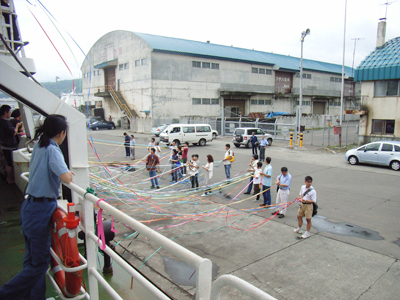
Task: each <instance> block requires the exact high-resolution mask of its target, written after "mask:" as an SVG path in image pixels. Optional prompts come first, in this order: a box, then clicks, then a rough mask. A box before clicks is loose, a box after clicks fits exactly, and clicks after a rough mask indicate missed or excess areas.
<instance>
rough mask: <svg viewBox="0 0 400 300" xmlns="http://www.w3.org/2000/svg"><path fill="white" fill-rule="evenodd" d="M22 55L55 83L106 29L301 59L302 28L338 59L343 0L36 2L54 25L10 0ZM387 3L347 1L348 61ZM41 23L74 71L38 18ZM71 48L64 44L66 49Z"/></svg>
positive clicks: (397, 25)
mask: <svg viewBox="0 0 400 300" xmlns="http://www.w3.org/2000/svg"><path fill="white" fill-rule="evenodd" d="M14 1H15V5H16V10H17V14H18V20H19V24H20V29H21V34H22V37H23V40H24V41H29V42H30V44H29V45H28V46H26V48H25V51H26V56H27V57H31V58H34V60H35V63H36V68H37V74H36V75H35V77H36V79H38V80H39V81H55V77H56V76H59V77H60V78H61V79H60V80H67V79H72V78H78V77H79V74H80V66H81V64H82V62H83V59H84V55H83V54H82V52H81V51H80V50H79V49H78V47H77V46H76V45H75V43H74V42H73V41H72V39H71V38H69V36H68V35H67V34H66V31H68V32H69V34H70V35H71V36H72V37H73V38H74V39H75V41H76V42H77V43H78V44H79V46H80V47H81V48H82V50H83V51H84V52H86V53H87V52H88V51H89V50H90V48H91V46H92V45H93V44H94V43H95V42H96V41H97V40H98V39H99V38H100V37H102V36H103V35H104V34H106V33H108V32H110V31H113V30H129V31H136V32H143V33H149V34H155V35H161V36H170V37H176V38H182V39H189V40H196V41H204V42H205V41H207V40H210V41H211V43H215V44H221V45H228V46H230V45H233V46H235V47H241V48H248V49H255V50H260V51H267V52H274V53H279V54H284V55H291V56H297V57H300V35H301V32H302V31H304V30H306V29H307V28H309V29H310V31H311V34H310V35H309V36H307V37H306V39H305V42H304V58H308V59H314V60H320V61H325V62H330V63H336V64H342V57H343V54H342V51H343V25H344V8H345V0H334V1H332V0H331V1H327V0H303V1H300V0H280V1H271V0H262V1H261V0H259V1H255V0H254V1H253V0H250V1H225V0H213V1H210V0H203V1H200V2H199V1H187V0H185V1H183V0H182V1H174V0H172V1H165V0H163V1H160V0H153V1H136V0H114V1H105V0H69V1H59V0H41V3H43V5H44V6H45V7H46V8H47V9H48V10H49V11H50V12H51V14H52V15H53V16H54V17H55V18H56V19H57V21H58V23H57V22H54V23H55V24H56V25H57V28H58V29H59V30H60V32H61V33H62V34H63V35H64V37H65V40H66V42H64V41H63V39H62V37H61V35H60V33H59V32H58V31H57V29H55V27H54V25H53V24H52V23H51V22H50V20H49V18H48V17H47V16H46V15H45V14H44V12H43V10H42V9H41V8H40V6H39V4H38V2H36V0H29V2H30V3H32V4H35V6H32V5H30V4H29V3H28V2H26V1H25V0H14ZM385 2H386V1H384V0H348V1H347V25H346V60H345V64H346V65H347V66H351V65H352V63H353V50H354V40H352V38H362V40H359V41H357V47H356V54H355V60H354V65H355V66H357V65H358V64H359V63H360V62H361V61H362V60H363V59H364V58H365V56H366V55H368V54H369V53H370V52H371V51H373V50H374V49H375V45H376V32H377V24H378V19H379V18H382V17H385V9H386V5H382V4H383V3H385ZM389 3H391V4H390V5H389V6H388V12H387V29H386V41H387V40H389V39H392V38H394V37H397V36H400V0H391V1H389ZM28 8H29V9H30V10H31V11H32V12H33V14H34V15H35V16H36V18H37V19H38V20H39V22H40V23H41V25H42V26H43V28H44V29H45V30H46V32H47V34H48V35H49V36H50V38H51V40H52V41H53V43H54V44H55V46H56V47H57V49H58V51H59V52H60V54H61V55H62V57H63V58H64V60H65V61H66V63H67V64H68V66H69V68H70V69H71V71H72V75H71V74H70V73H69V71H68V69H67V67H65V65H64V63H63V62H62V60H61V58H60V57H59V56H58V54H57V52H56V50H55V49H54V48H53V46H52V45H51V43H50V41H49V40H48V39H47V37H46V35H45V34H44V32H43V31H42V29H41V28H40V26H39V25H38V23H37V22H36V21H35V19H34V17H33V16H32V14H31V13H30V12H29V10H28ZM66 43H67V44H68V45H69V47H70V48H71V50H72V53H73V54H72V53H71V50H69V49H68V46H67V45H66Z"/></svg>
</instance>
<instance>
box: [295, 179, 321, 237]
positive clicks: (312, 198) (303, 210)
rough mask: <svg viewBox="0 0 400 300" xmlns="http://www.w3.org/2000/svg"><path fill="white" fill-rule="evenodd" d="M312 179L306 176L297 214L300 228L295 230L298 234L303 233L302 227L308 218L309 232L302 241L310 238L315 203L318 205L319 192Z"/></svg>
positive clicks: (305, 233)
mask: <svg viewBox="0 0 400 300" xmlns="http://www.w3.org/2000/svg"><path fill="white" fill-rule="evenodd" d="M312 180H313V179H312V177H311V176H306V178H305V179H304V181H305V183H306V184H305V185H303V186H301V189H300V197H299V198H300V202H301V204H300V207H299V210H298V212H297V222H298V225H299V226H298V227H297V228H296V229H295V230H294V232H296V233H301V226H302V225H303V217H306V220H307V230H306V232H304V234H303V235H302V236H301V238H302V239H306V238H308V237H309V236H310V230H311V218H312V214H313V208H314V205H313V203H317V192H316V191H315V189H314V187H313V186H312V185H311V184H312Z"/></svg>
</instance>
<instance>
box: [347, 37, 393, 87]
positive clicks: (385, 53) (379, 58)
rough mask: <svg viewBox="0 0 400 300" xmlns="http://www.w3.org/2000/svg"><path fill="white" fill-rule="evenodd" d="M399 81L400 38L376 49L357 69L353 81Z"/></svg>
mask: <svg viewBox="0 0 400 300" xmlns="http://www.w3.org/2000/svg"><path fill="white" fill-rule="evenodd" d="M385 79H386V80H387V79H400V37H396V38H394V39H391V40H389V41H387V42H386V43H385V44H384V45H383V46H382V47H380V48H376V49H375V50H374V51H372V52H371V53H370V55H368V56H367V57H366V58H365V59H364V60H363V61H362V62H361V64H360V65H359V66H358V67H357V69H356V71H355V76H354V80H355V81H368V80H385Z"/></svg>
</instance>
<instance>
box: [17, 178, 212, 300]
mask: <svg viewBox="0 0 400 300" xmlns="http://www.w3.org/2000/svg"><path fill="white" fill-rule="evenodd" d="M27 175H29V172H24V173H22V174H21V177H22V178H23V179H24V180H26V181H28V182H29V178H28V177H27ZM63 184H64V185H65V186H67V187H69V188H70V189H71V190H72V191H74V192H75V193H77V194H79V195H80V196H82V197H84V198H80V200H82V201H89V202H92V203H93V204H97V202H98V200H100V199H99V198H97V197H96V196H94V195H92V194H87V193H86V191H85V190H84V189H82V188H81V187H79V186H78V185H76V184H74V183H72V182H71V183H69V184H67V183H64V182H63ZM97 205H98V206H99V207H100V208H102V209H103V210H105V211H107V213H108V214H110V215H112V216H114V217H115V218H117V219H118V220H120V221H122V222H123V223H125V224H127V225H128V226H130V227H132V228H135V230H136V231H137V232H138V233H140V234H142V235H144V236H146V237H147V238H148V239H150V240H151V241H153V242H155V243H157V244H158V245H160V246H162V247H163V248H164V249H166V250H167V251H169V252H170V253H172V254H174V255H176V256H178V257H180V258H181V259H182V260H183V261H185V262H186V263H188V264H189V265H191V266H192V267H194V268H196V273H197V276H196V299H209V297H210V291H211V280H212V277H211V274H212V263H211V261H210V260H209V259H207V258H202V257H200V256H198V255H197V254H195V253H193V252H191V251H190V250H188V249H186V248H184V247H183V246H181V245H179V244H177V243H176V242H174V241H171V240H170V239H168V238H167V237H165V236H163V235H162V234H160V233H158V232H156V231H154V230H153V229H151V228H149V227H147V226H146V225H143V224H142V223H140V222H139V221H137V220H135V219H133V218H132V217H130V216H128V215H127V214H125V213H123V212H121V211H120V210H118V209H116V208H114V207H113V206H111V205H110V204H108V203H107V202H105V201H100V202H99V203H98V204H97ZM85 233H86V236H87V237H88V238H90V239H92V240H94V241H97V240H98V237H97V236H96V235H95V234H94V232H93V231H88V230H86V232H85ZM99 243H101V241H99ZM105 252H106V253H107V254H108V255H109V256H110V257H111V258H112V259H113V260H115V261H118V262H119V263H120V262H122V260H121V259H120V257H119V256H118V255H117V254H116V253H115V252H114V251H112V250H111V249H110V248H108V247H106V249H105ZM120 265H121V266H122V267H123V268H124V269H125V270H126V271H128V273H130V275H132V277H134V278H135V279H136V280H137V281H138V282H139V283H141V284H143V286H144V287H146V288H147V289H148V290H149V291H150V292H151V293H153V295H155V296H157V298H158V299H169V298H168V297H167V296H166V295H165V294H163V293H161V292H160V291H159V290H158V289H155V288H154V287H153V288H152V286H151V285H149V284H145V283H144V280H143V278H142V276H141V274H140V273H139V272H137V271H136V270H134V269H133V268H132V267H131V266H129V265H128V264H127V263H125V264H123V263H122V264H120ZM94 276H95V275H94ZM95 277H96V276H95ZM96 279H97V278H96ZM100 283H101V282H100ZM101 284H102V283H101Z"/></svg>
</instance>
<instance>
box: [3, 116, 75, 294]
mask: <svg viewBox="0 0 400 300" xmlns="http://www.w3.org/2000/svg"><path fill="white" fill-rule="evenodd" d="M66 132H67V122H66V121H65V117H63V116H61V115H49V116H47V118H46V119H45V121H44V123H43V125H41V126H40V127H38V128H37V129H36V133H35V137H34V139H38V138H39V142H38V143H36V145H35V146H34V147H33V152H32V156H31V161H30V163H29V184H28V187H27V189H26V194H27V195H26V197H25V200H24V202H23V203H22V207H21V225H22V231H23V234H24V238H25V254H24V263H23V269H22V271H21V272H19V273H18V274H17V275H16V276H15V277H14V278H13V279H11V280H10V281H9V282H8V283H6V284H5V285H3V286H2V287H1V288H0V299H3V300H8V299H10V300H11V299H46V271H47V269H48V268H49V263H50V244H51V234H50V233H51V232H50V221H51V217H52V215H53V213H54V210H55V209H56V208H57V202H56V201H57V198H58V196H59V188H60V183H61V181H63V182H65V183H70V182H71V181H72V175H73V173H72V172H70V171H69V170H68V167H67V165H66V164H65V161H64V156H63V154H62V152H61V150H60V147H59V145H61V144H62V142H63V141H64V139H65V136H66Z"/></svg>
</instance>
